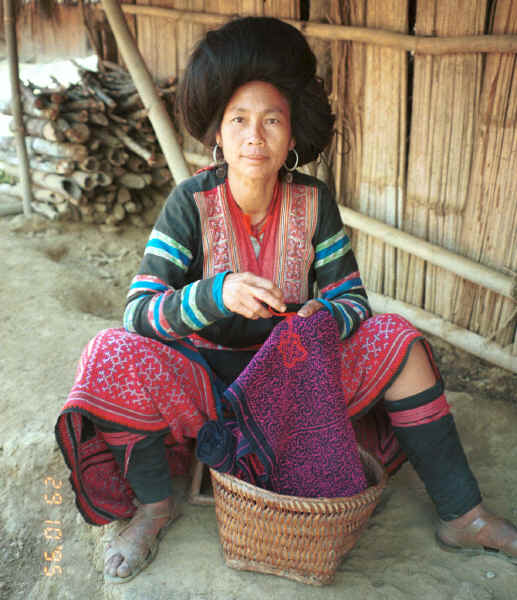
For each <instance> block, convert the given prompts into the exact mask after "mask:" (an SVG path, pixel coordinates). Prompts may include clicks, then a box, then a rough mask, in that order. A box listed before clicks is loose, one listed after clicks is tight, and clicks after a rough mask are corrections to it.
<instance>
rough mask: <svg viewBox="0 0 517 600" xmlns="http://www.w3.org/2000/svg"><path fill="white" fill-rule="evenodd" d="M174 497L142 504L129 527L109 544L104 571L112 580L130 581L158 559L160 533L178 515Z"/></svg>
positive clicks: (115, 581) (118, 581) (119, 581)
mask: <svg viewBox="0 0 517 600" xmlns="http://www.w3.org/2000/svg"><path fill="white" fill-rule="evenodd" d="M176 516H177V514H176V510H175V507H174V503H173V501H172V498H166V499H165V500H161V501H160V502H153V503H152V504H141V505H140V506H139V507H138V509H137V511H136V513H135V515H134V516H133V518H132V519H131V521H130V522H129V524H128V525H127V527H125V528H124V529H123V530H122V531H121V532H120V533H119V534H118V535H117V536H116V537H115V538H114V539H113V540H112V541H111V542H110V543H109V545H108V547H107V550H106V556H105V562H104V573H105V575H106V576H107V579H108V580H109V581H111V582H112V583H125V582H126V581H130V580H131V579H133V577H135V576H136V575H138V573H140V571H142V569H144V568H145V567H146V566H147V565H148V564H149V563H150V562H151V561H152V559H153V558H154V556H155V554H156V551H157V549H158V541H159V537H160V533H161V532H164V531H165V528H166V526H168V525H169V524H170V523H171V522H172V521H173V520H174V519H175V518H176Z"/></svg>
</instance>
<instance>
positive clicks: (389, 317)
mask: <svg viewBox="0 0 517 600" xmlns="http://www.w3.org/2000/svg"><path fill="white" fill-rule="evenodd" d="M368 321H374V322H375V323H376V324H377V326H378V325H379V324H382V326H383V327H384V328H386V329H387V330H390V331H391V330H393V329H400V330H404V329H412V330H414V331H418V333H420V331H419V330H418V329H417V328H416V327H414V326H413V324H412V323H411V322H410V321H408V320H407V319H406V318H405V317H403V316H402V315H399V314H397V313H381V314H378V315H374V316H373V317H370V319H368ZM368 321H365V323H367V322H368Z"/></svg>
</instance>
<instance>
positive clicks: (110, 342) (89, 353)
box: [78, 327, 135, 371]
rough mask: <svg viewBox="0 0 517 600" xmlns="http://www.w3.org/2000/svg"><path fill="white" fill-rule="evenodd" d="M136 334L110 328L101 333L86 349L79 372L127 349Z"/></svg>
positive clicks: (122, 329)
mask: <svg viewBox="0 0 517 600" xmlns="http://www.w3.org/2000/svg"><path fill="white" fill-rule="evenodd" d="M134 336H135V334H133V333H128V332H127V331H126V330H125V329H124V328H122V327H110V328H109V329H102V330H101V331H99V332H98V333H97V334H96V335H95V336H94V337H93V338H92V339H91V340H90V341H89V342H88V344H86V347H85V348H84V350H83V352H82V354H81V358H80V361H79V366H78V370H79V371H80V370H81V369H82V368H84V366H85V364H86V363H91V362H92V361H93V362H98V361H103V360H104V359H105V357H106V355H109V354H112V353H113V350H115V349H117V348H121V347H124V346H125V347H127V346H128V342H130V341H131V340H130V339H129V338H130V337H131V338H133V337H134Z"/></svg>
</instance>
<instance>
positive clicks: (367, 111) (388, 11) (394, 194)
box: [332, 0, 408, 295]
mask: <svg viewBox="0 0 517 600" xmlns="http://www.w3.org/2000/svg"><path fill="white" fill-rule="evenodd" d="M332 8H333V11H332V20H333V21H334V22H336V23H341V24H344V25H356V26H364V27H371V28H377V29H386V30H390V31H397V32H403V33H405V32H406V31H407V14H408V3H407V1H406V0H390V1H385V0H382V1H381V0H375V1H371V0H370V1H368V2H366V1H365V0H351V1H350V2H348V3H346V4H345V3H342V2H338V1H337V0H335V2H334V3H333V7H332ZM332 49H333V52H332V58H333V61H332V62H333V82H332V90H333V91H332V100H333V106H334V110H335V111H336V115H337V124H336V125H337V127H336V130H337V139H336V152H335V157H334V168H335V172H336V190H337V192H338V198H339V201H340V202H342V203H344V204H346V205H347V206H350V207H351V208H353V209H355V210H358V211H359V212H361V213H363V214H366V215H370V216H372V217H375V218H377V219H380V220H381V221H383V222H385V223H389V224H390V225H395V226H396V225H398V223H399V215H400V213H401V209H402V206H403V202H404V176H405V160H406V134H407V124H406V104H407V102H406V94H407V58H406V53H405V52H403V51H401V50H393V49H391V48H382V47H380V46H374V45H371V44H368V45H367V44H359V43H355V42H352V43H342V42H333V43H332ZM352 243H353V246H354V249H355V252H356V256H357V260H358V262H359V265H360V268H361V272H362V275H363V279H364V280H365V283H366V285H367V287H368V288H369V289H371V290H373V291H376V292H380V293H384V294H387V295H393V294H394V292H395V285H396V282H395V271H396V269H395V250H394V249H393V248H392V247H390V246H387V245H386V244H383V243H382V242H379V241H377V240H375V239H374V238H372V237H371V236H368V235H366V234H363V233H359V232H353V235H352Z"/></svg>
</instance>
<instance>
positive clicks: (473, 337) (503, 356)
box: [367, 290, 517, 373]
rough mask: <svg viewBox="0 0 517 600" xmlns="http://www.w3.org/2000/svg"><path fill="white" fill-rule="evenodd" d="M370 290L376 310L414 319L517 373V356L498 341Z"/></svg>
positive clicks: (429, 329)
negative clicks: (491, 340) (504, 348)
mask: <svg viewBox="0 0 517 600" xmlns="http://www.w3.org/2000/svg"><path fill="white" fill-rule="evenodd" d="M367 293H368V299H369V300H370V305H371V307H372V310H373V311H374V312H376V313H397V314H399V315H402V316H403V317H405V318H406V319H408V321H411V323H412V324H413V325H414V326H415V327H418V328H419V329H422V330H423V331H427V332H428V333H431V334H433V335H436V336H438V337H441V338H442V339H443V340H445V341H446V342H449V344H452V345H453V346H456V347H458V348H461V349H462V350H465V352H468V353H469V354H473V355H474V356H478V357H479V358H482V359H483V360H486V361H488V362H489V363H492V364H493V365H497V366H498V367H502V368H503V369H507V370H508V371H510V372H512V373H517V359H516V358H515V356H512V355H511V354H510V352H507V351H505V350H503V348H501V346H499V345H498V344H496V343H495V342H490V341H488V340H487V339H486V338H484V337H483V336H481V335H478V334H477V333H474V332H473V331H469V330H468V329H463V328H462V327H458V326H457V325H455V324H454V323H451V322H450V321H446V320H445V319H442V318H441V317H439V316H438V315H435V314H432V313H430V312H428V311H426V310H423V309H421V308H418V307H417V306H414V305H412V304H407V303H406V302H402V301H401V300H395V299H393V298H389V297H388V296H383V295H382V294H376V293H375V292H371V291H369V290H368V292H367Z"/></svg>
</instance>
